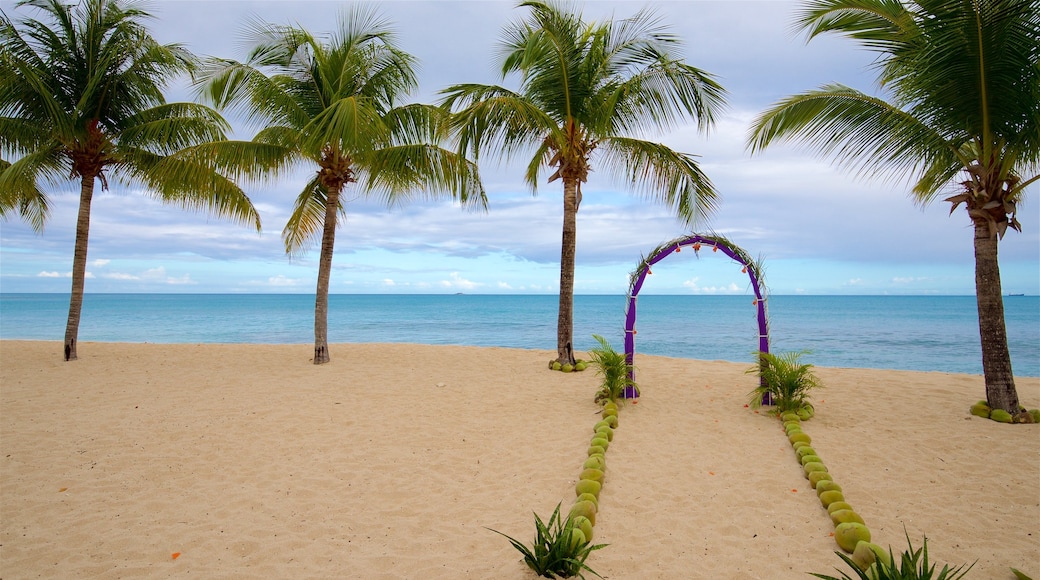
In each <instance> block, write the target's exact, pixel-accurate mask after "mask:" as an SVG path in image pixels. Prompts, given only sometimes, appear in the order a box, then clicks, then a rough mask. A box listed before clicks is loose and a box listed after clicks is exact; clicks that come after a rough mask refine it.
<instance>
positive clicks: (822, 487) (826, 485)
mask: <svg viewBox="0 0 1040 580" xmlns="http://www.w3.org/2000/svg"><path fill="white" fill-rule="evenodd" d="M825 491H841V486H840V485H838V484H837V483H836V482H834V481H831V480H829V479H828V480H823V481H821V482H819V483H817V484H816V495H820V494H821V493H823V492H825Z"/></svg>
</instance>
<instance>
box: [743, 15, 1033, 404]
mask: <svg viewBox="0 0 1040 580" xmlns="http://www.w3.org/2000/svg"><path fill="white" fill-rule="evenodd" d="M797 24H798V26H799V27H800V28H802V29H804V30H806V31H807V32H808V34H809V38H813V37H815V36H817V35H820V34H824V33H828V32H832V33H837V34H842V35H845V36H848V37H850V38H852V39H854V40H858V41H860V42H861V43H862V44H863V45H864V46H865V47H866V48H868V49H870V50H872V51H874V52H876V53H877V55H878V59H877V61H876V69H877V72H878V85H879V86H880V88H881V89H882V90H883V91H885V93H886V96H885V97H884V98H882V97H877V96H871V95H867V94H864V93H862V92H860V91H857V90H855V89H852V88H849V87H845V86H840V85H828V86H824V87H822V88H820V89H818V90H815V91H810V92H806V93H802V94H799V95H795V96H792V97H788V98H786V99H784V100H782V101H780V102H779V103H777V104H776V105H774V106H773V107H771V108H770V109H768V110H766V111H765V112H764V113H762V114H761V115H760V116H759V117H758V118H757V119H756V120H755V121H754V123H753V126H752V128H751V132H750V135H749V138H748V143H749V145H748V146H749V148H750V149H751V150H752V151H759V150H761V149H763V148H765V147H766V146H768V145H769V144H771V143H773V142H774V141H784V140H793V139H800V140H802V141H803V142H805V143H806V144H808V145H809V146H810V147H811V149H813V150H814V151H815V152H816V153H817V154H819V155H821V156H829V157H832V158H833V159H835V160H836V161H837V162H838V163H839V164H842V165H843V166H845V167H849V168H853V169H859V170H860V171H861V172H865V173H867V174H879V173H882V172H890V173H889V174H911V175H913V176H914V180H915V183H914V186H913V190H912V195H913V197H914V198H915V199H916V200H917V201H918V202H919V203H920V204H922V205H923V204H927V203H929V202H931V201H934V200H935V199H937V198H938V197H940V196H941V195H942V194H943V192H947V193H953V194H954V195H952V196H951V197H947V198H946V201H949V202H951V203H952V208H951V210H950V211H951V214H952V213H953V211H954V210H956V209H957V207H958V206H959V205H960V204H962V203H963V204H965V206H966V207H967V215H968V218H969V219H970V220H971V222H972V224H973V225H974V239H975V241H974V245H975V293H976V297H977V302H978V311H979V330H980V335H981V342H982V368H983V373H984V375H985V382H986V398H987V400H988V402H989V405H990V406H991V407H992V408H994V409H997V408H999V409H1004V410H1006V411H1008V412H1010V413H1017V412H1018V410H1019V402H1018V393H1017V391H1016V390H1015V381H1014V375H1013V373H1012V370H1011V356H1010V354H1009V352H1008V344H1007V332H1006V329H1005V325H1004V303H1003V299H1002V297H1001V288H1000V269H999V265H998V261H997V242H998V240H999V239H1001V238H1003V236H1004V233H1005V232H1006V231H1007V229H1008V228H1009V227H1010V228H1012V229H1015V230H1020V229H1021V226H1020V224H1019V223H1018V220H1017V219H1016V208H1017V204H1018V203H1019V202H1020V201H1021V200H1022V198H1023V197H1024V195H1025V191H1026V187H1027V186H1029V185H1030V184H1032V183H1035V182H1036V181H1037V179H1038V178H1040V175H1038V169H1040V1H1037V0H927V1H925V0H921V1H918V2H908V1H895V0H813V1H811V2H808V3H806V4H805V7H804V10H803V11H802V12H801V14H800V16H799V18H798V20H797ZM886 99H887V100H886Z"/></svg>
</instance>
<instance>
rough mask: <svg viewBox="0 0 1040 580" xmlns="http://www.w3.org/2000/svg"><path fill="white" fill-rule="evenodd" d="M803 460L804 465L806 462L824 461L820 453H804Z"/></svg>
mask: <svg viewBox="0 0 1040 580" xmlns="http://www.w3.org/2000/svg"><path fill="white" fill-rule="evenodd" d="M801 461H802V465H803V466H804V465H805V464H806V463H823V460H822V459H820V456H819V455H803V456H802V459H801Z"/></svg>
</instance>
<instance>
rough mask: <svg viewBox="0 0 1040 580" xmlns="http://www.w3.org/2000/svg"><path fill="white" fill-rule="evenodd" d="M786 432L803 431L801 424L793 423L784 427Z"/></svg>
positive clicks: (789, 433)
mask: <svg viewBox="0 0 1040 580" xmlns="http://www.w3.org/2000/svg"><path fill="white" fill-rule="evenodd" d="M784 433H787V434H788V435H791V434H792V433H803V431H802V426H801V425H792V426H790V427H786V428H784Z"/></svg>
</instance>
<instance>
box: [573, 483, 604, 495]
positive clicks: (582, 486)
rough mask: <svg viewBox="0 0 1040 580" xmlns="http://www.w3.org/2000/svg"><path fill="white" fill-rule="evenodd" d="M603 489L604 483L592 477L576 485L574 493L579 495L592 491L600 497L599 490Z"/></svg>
mask: <svg viewBox="0 0 1040 580" xmlns="http://www.w3.org/2000/svg"><path fill="white" fill-rule="evenodd" d="M601 489H603V484H602V483H600V482H598V481H595V480H592V479H582V480H579V481H578V483H577V484H576V485H575V486H574V495H575V496H579V495H581V494H583V493H591V494H592V495H594V496H596V497H597V498H598V497H599V490H601Z"/></svg>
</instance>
